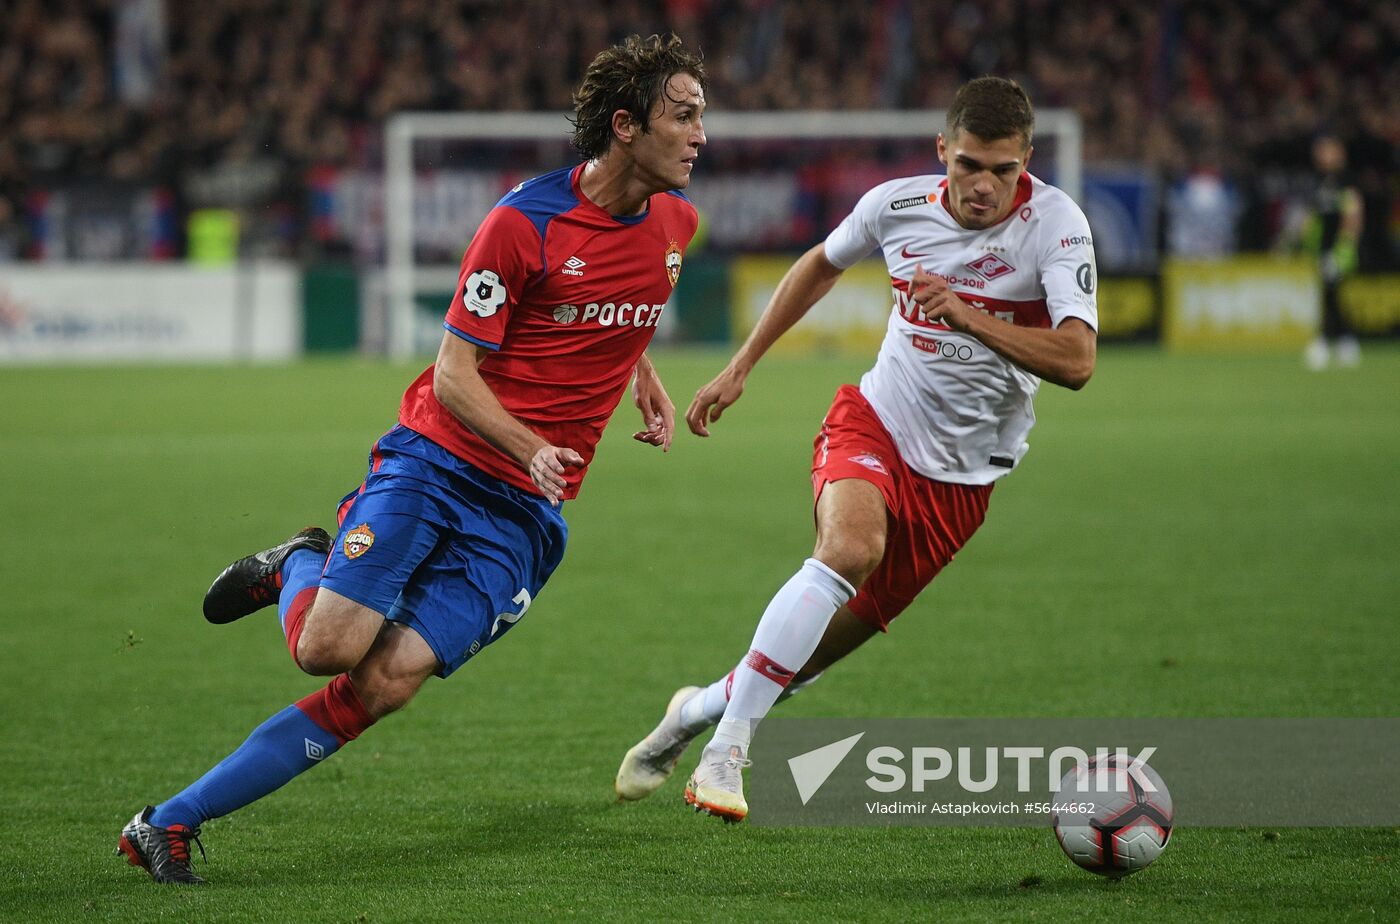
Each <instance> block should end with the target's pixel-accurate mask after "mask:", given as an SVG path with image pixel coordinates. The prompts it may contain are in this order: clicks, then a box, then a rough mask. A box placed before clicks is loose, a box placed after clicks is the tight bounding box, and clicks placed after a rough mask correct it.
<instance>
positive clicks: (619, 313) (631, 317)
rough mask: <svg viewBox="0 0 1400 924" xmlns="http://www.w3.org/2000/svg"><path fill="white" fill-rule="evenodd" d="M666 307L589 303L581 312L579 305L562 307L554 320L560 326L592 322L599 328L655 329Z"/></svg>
mask: <svg viewBox="0 0 1400 924" xmlns="http://www.w3.org/2000/svg"><path fill="white" fill-rule="evenodd" d="M665 307H666V306H665V305H664V304H662V305H634V304H632V303H631V302H623V303H622V304H620V305H619V304H616V303H615V302H602V303H599V302H589V303H588V304H587V305H584V306H583V310H582V311H580V310H579V308H578V306H577V305H560V306H559V307H557V308H555V309H554V320H556V321H558V322H559V323H560V324H574V323H579V324H587V323H588V322H589V321H592V322H594V323H596V324H597V325H598V326H599V327H655V326H656V325H657V324H659V323H661V312H662V310H663V309H664V308H665Z"/></svg>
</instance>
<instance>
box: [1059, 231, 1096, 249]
mask: <svg viewBox="0 0 1400 924" xmlns="http://www.w3.org/2000/svg"><path fill="white" fill-rule="evenodd" d="M1081 244H1082V245H1084V246H1085V247H1093V246H1094V239H1093V238H1092V237H1090V236H1089V235H1087V234H1076V235H1074V236H1072V237H1062V238H1060V247H1062V248H1064V247H1078V246H1080V245H1081Z"/></svg>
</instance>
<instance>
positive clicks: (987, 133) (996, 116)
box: [948, 77, 1035, 145]
mask: <svg viewBox="0 0 1400 924" xmlns="http://www.w3.org/2000/svg"><path fill="white" fill-rule="evenodd" d="M961 131H967V132H970V133H971V134H974V135H976V136H977V137H978V138H981V139H982V140H983V141H1000V140H1001V139H1002V138H1014V137H1016V136H1018V135H1019V136H1020V137H1021V139H1022V140H1023V141H1025V143H1026V144H1027V145H1029V144H1030V143H1031V135H1032V134H1033V133H1034V131H1035V110H1034V109H1033V108H1032V107H1031V100H1030V97H1029V96H1027V95H1026V91H1025V90H1023V89H1021V85H1020V84H1019V83H1017V82H1016V81H1014V80H1007V79H1006V78H1005V77H978V78H977V79H976V80H969V81H968V82H967V83H965V84H963V85H962V87H961V88H959V90H958V95H957V96H955V97H953V105H952V108H950V109H949V110H948V137H950V138H951V137H953V136H955V135H957V134H958V132H961Z"/></svg>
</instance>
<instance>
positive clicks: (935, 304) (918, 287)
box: [909, 264, 970, 330]
mask: <svg viewBox="0 0 1400 924" xmlns="http://www.w3.org/2000/svg"><path fill="white" fill-rule="evenodd" d="M909 293H910V294H911V295H912V296H913V297H914V301H916V302H918V303H919V307H921V308H923V310H924V315H925V316H926V317H927V318H928V319H929V320H930V321H942V322H943V323H944V324H947V325H948V326H949V327H951V328H953V329H954V330H966V329H967V324H966V320H965V319H966V317H967V312H968V311H969V310H970V309H969V308H968V306H967V302H965V301H963V300H962V299H961V298H958V296H957V293H955V292H954V291H953V290H952V289H950V288H948V281H947V280H946V279H944V278H943V277H942V276H935V275H933V274H932V273H929V272H927V271H926V270H925V269H924V267H923V264H919V265H918V266H916V267H914V278H913V279H911V280H910V281H909Z"/></svg>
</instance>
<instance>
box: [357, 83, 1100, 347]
mask: <svg viewBox="0 0 1400 924" xmlns="http://www.w3.org/2000/svg"><path fill="white" fill-rule="evenodd" d="M944 123H945V113H944V111H943V110H913V111H907V110H906V111H866V112H812V111H806V112H716V113H712V114H708V115H706V116H705V132H706V135H707V136H708V138H709V144H708V145H707V146H706V147H705V149H704V150H703V151H702V152H701V155H700V161H699V163H698V164H697V166H696V170H695V174H694V177H693V178H692V181H691V185H690V188H689V189H687V190H686V194H687V195H688V196H690V198H691V199H692V200H693V201H694V202H695V204H696V207H697V209H698V210H699V211H700V213H701V216H702V218H701V231H700V238H702V239H703V240H701V239H697V241H696V242H695V244H693V245H692V249H694V247H695V245H696V244H700V245H702V246H703V248H704V250H705V252H707V253H712V254H716V255H718V256H720V257H723V256H724V255H727V254H732V255H738V254H745V255H748V254H755V253H765V252H770V253H784V254H792V253H797V252H800V251H802V250H805V249H806V248H807V247H810V246H811V245H812V244H814V243H816V242H817V241H819V240H821V239H822V238H823V237H825V235H826V233H827V232H828V231H830V230H831V228H832V227H834V226H835V224H836V223H837V222H838V221H840V219H841V218H842V217H844V215H845V214H846V213H847V212H848V211H849V210H850V208H851V207H852V206H853V205H854V204H855V202H856V200H857V199H858V198H859V197H860V196H861V194H863V193H864V192H865V191H866V190H868V189H869V188H870V187H872V186H874V185H876V184H877V183H880V182H883V181H884V180H887V179H892V178H894V177H897V176H907V175H912V174H922V173H942V172H943V167H942V165H940V164H939V163H938V161H937V158H936V156H935V153H934V137H935V136H936V135H937V133H938V132H939V131H941V130H942V128H943V126H944ZM570 132H571V125H570V123H569V121H568V116H567V115H566V114H563V113H480V112H465V113H418V112H406V113H398V114H396V115H394V116H392V117H391V118H390V119H389V121H388V123H387V124H386V127H385V152H384V235H385V236H384V253H385V264H384V265H385V272H384V275H383V277H382V280H381V284H380V285H379V286H378V288H379V290H380V291H379V292H377V293H374V292H371V293H369V296H370V297H369V298H367V299H366V305H367V308H368V311H367V313H366V317H365V325H364V328H365V334H366V338H365V339H366V344H365V345H366V346H367V347H368V348H370V349H373V350H382V351H383V352H386V353H388V354H389V355H391V356H393V357H396V358H406V357H409V356H414V355H418V354H422V353H431V352H433V351H435V350H436V349H437V344H438V341H439V340H440V339H441V337H442V318H443V315H444V314H445V312H446V308H447V302H448V299H449V298H450V297H451V295H452V293H453V290H454V289H455V288H456V283H457V269H458V262H459V261H460V259H461V255H462V251H463V250H464V249H465V248H466V246H467V244H468V243H469V242H470V240H471V237H472V234H473V233H474V232H475V230H476V228H477V226H478V225H479V224H480V223H481V220H482V219H483V218H484V217H485V216H486V213H487V212H488V211H490V209H491V207H492V206H493V205H495V203H496V202H497V201H498V200H499V199H500V198H501V196H503V195H504V194H505V193H506V192H507V191H509V190H510V189H511V187H513V186H515V185H516V184H517V183H519V182H520V181H522V180H525V179H528V178H530V177H532V176H535V175H537V174H540V173H545V172H548V171H550V170H554V169H557V168H559V167H561V166H564V165H567V164H570V163H575V162H576V161H577V157H576V155H575V154H574V152H573V151H572V149H571V148H570V146H569V135H570ZM1035 147H1036V154H1035V160H1034V163H1033V165H1032V168H1033V172H1034V173H1035V174H1036V175H1037V176H1039V177H1041V178H1042V179H1044V180H1045V181H1047V182H1050V183H1054V184H1055V185H1057V186H1059V187H1060V188H1062V189H1064V190H1065V191H1066V192H1067V193H1069V195H1070V196H1072V197H1074V198H1075V199H1079V198H1080V191H1081V182H1082V177H1081V135H1080V122H1079V117H1078V115H1077V114H1076V113H1074V112H1072V111H1068V110H1054V109H1051V110H1042V111H1040V112H1037V113H1036V135H1035ZM688 256H689V255H688ZM687 265H689V263H688V264H687ZM669 313H670V312H668V314H669Z"/></svg>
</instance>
